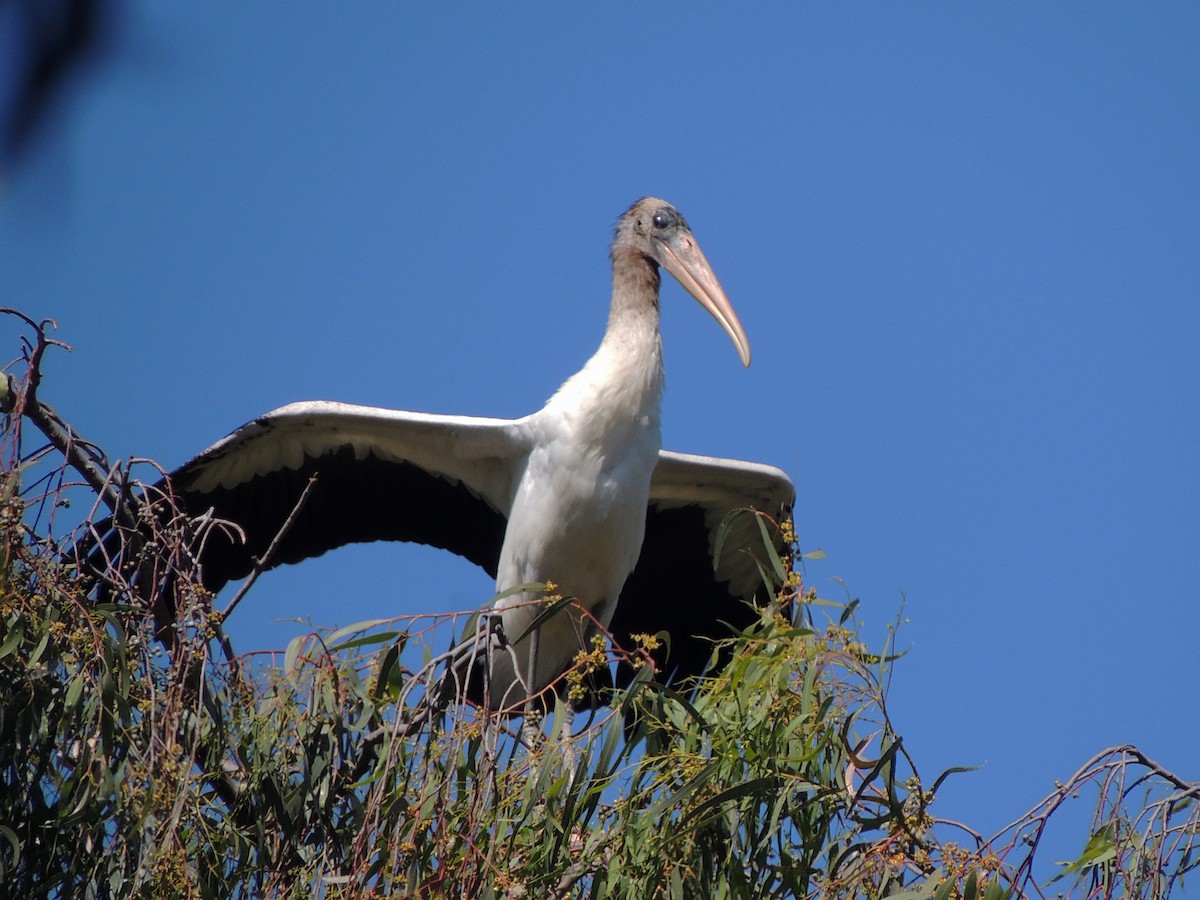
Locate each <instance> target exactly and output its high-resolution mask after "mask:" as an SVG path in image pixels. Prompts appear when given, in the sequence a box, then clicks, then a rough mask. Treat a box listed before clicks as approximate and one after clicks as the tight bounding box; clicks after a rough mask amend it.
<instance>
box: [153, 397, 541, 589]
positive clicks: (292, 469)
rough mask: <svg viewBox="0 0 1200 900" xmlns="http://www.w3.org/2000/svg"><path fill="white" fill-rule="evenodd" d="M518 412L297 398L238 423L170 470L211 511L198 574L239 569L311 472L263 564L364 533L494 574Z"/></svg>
mask: <svg viewBox="0 0 1200 900" xmlns="http://www.w3.org/2000/svg"><path fill="white" fill-rule="evenodd" d="M521 423H522V420H515V421H510V420H507V419H482V418H472V417H467V416H437V415H428V414H423V413H412V412H405V411H402V410H390V409H376V408H373V407H366V406H353V405H350V404H344V403H331V402H324V401H313V402H305V403H293V404H290V405H288V406H284V407H282V408H280V409H277V410H275V411H274V412H270V413H267V414H266V415H265V416H262V417H260V418H258V419H255V420H254V421H252V422H249V423H247V424H246V425H243V426H242V427H241V428H239V429H237V430H236V431H235V432H233V433H232V434H230V435H229V436H228V437H226V438H224V439H223V440H221V441H219V442H218V443H216V444H214V445H213V446H212V447H210V448H209V449H208V450H205V451H204V452H203V453H201V454H200V455H199V456H197V457H196V458H195V459H193V460H192V461H191V462H189V463H187V464H186V465H184V466H182V467H180V468H179V469H178V470H176V471H175V472H173V473H172V474H171V476H170V479H169V484H170V487H171V490H172V491H173V492H174V494H175V496H176V498H177V500H178V502H179V503H180V504H181V505H182V507H183V509H184V510H185V511H186V512H187V513H188V514H189V515H192V516H199V515H203V514H204V513H205V512H206V511H208V510H212V513H213V515H214V516H215V517H217V518H219V519H223V520H227V521H230V522H233V523H235V524H236V525H237V526H238V527H239V528H240V529H241V530H242V531H243V532H244V538H245V539H244V540H241V539H240V538H239V537H236V536H233V535H231V534H229V533H228V532H223V531H222V530H220V529H213V530H212V531H210V532H209V534H208V535H207V537H206V539H205V545H204V550H203V554H202V557H201V572H202V576H203V580H204V584H205V586H206V587H208V588H210V589H212V590H217V589H219V588H220V587H221V586H222V585H224V584H225V583H226V582H228V581H230V580H231V579H235V578H241V577H243V576H245V575H247V574H248V573H249V572H250V571H251V569H252V568H253V566H254V564H255V560H256V559H259V558H261V557H262V555H263V554H264V553H266V552H267V549H268V548H269V547H270V546H271V543H272V541H273V540H274V539H275V537H276V535H278V534H279V532H280V530H281V528H282V527H283V525H284V523H285V521H286V520H287V519H288V517H289V515H290V514H291V513H292V511H293V510H294V509H296V506H297V504H298V503H299V502H300V498H301V496H302V495H303V493H304V490H305V488H306V487H307V486H308V485H309V483H310V480H312V487H311V489H310V490H309V494H308V496H307V497H306V498H305V500H304V502H303V505H302V507H301V509H300V510H299V512H298V514H297V515H296V516H295V518H294V520H293V523H292V525H291V527H290V528H289V529H288V531H287V532H286V534H285V535H284V536H283V538H282V539H281V540H280V541H279V543H278V544H277V546H276V548H275V550H274V551H273V553H272V555H271V558H270V559H269V560H268V561H267V566H266V567H267V568H272V567H274V566H276V565H280V564H283V563H296V562H300V561H301V560H304V559H308V558H309V557H313V556H319V555H321V554H322V553H325V552H326V551H328V550H332V549H334V548H335V547H340V546H343V545H345V544H350V543H358V542H366V541H381V540H387V541H414V542H417V543H422V544H429V545H431V546H434V547H440V548H443V549H446V550H450V551H451V552H453V553H456V554H458V555H460V556H464V557H466V558H467V559H469V560H471V561H472V562H474V563H476V564H477V565H479V566H481V567H482V568H484V569H485V570H487V571H488V572H490V573H491V574H493V575H494V574H495V572H496V562H497V560H498V558H499V555H500V546H501V544H502V543H503V541H504V528H505V523H506V521H507V517H508V512H509V506H510V503H511V498H512V493H513V485H514V482H515V479H516V478H518V477H519V474H520V472H519V469H520V466H521V463H522V461H523V460H524V458H525V454H526V443H525V438H524V431H523V429H522V424H521Z"/></svg>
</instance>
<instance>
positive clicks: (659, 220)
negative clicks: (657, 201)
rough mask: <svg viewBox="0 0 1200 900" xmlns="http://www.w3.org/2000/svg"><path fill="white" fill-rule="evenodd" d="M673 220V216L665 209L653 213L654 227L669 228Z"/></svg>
mask: <svg viewBox="0 0 1200 900" xmlns="http://www.w3.org/2000/svg"><path fill="white" fill-rule="evenodd" d="M674 222H675V217H674V216H672V215H671V214H670V213H669V212H667V211H666V210H660V211H659V212H656V213H655V214H654V227H655V228H669V227H670V226H671V225H673V224H674Z"/></svg>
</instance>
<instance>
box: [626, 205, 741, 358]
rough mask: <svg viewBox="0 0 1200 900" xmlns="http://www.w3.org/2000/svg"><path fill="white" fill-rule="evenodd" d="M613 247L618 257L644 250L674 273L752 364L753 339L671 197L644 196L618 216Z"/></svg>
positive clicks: (656, 262) (648, 258) (642, 253)
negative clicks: (673, 204) (744, 328)
mask: <svg viewBox="0 0 1200 900" xmlns="http://www.w3.org/2000/svg"><path fill="white" fill-rule="evenodd" d="M612 252H613V259H614V260H616V258H617V255H618V254H619V253H622V252H635V253H638V254H640V255H642V256H644V257H645V258H646V259H647V260H649V261H650V262H651V263H652V264H654V265H655V266H662V268H664V269H666V270H667V271H668V272H670V273H671V274H672V275H673V276H674V277H675V280H676V281H678V282H679V283H680V284H681V285H683V287H684V289H686V290H687V292H688V293H689V294H691V295H692V296H693V297H695V298H696V300H697V301H699V303H700V305H701V306H703V307H704V308H705V309H707V310H708V311H709V312H710V313H712V315H713V318H715V319H716V320H717V321H718V322H720V323H721V327H722V328H724V329H725V333H726V334H728V335H729V338H730V340H732V341H733V345H734V347H736V348H737V352H738V356H740V357H741V359H742V364H743V365H746V366H748V365H750V340H749V338H747V337H746V332H745V330H743V328H742V323H741V322H739V321H738V317H737V313H735V312H734V311H733V305H732V304H731V303H730V302H729V298H728V297H726V296H725V290H724V288H722V287H721V282H719V281H718V280H717V276H716V274H715V273H714V272H713V270H712V266H711V265H709V262H708V260H707V259H706V258H705V256H704V253H703V252H702V251H701V250H700V245H699V244H698V243H697V242H696V237H695V235H693V234H692V229H691V228H690V227H688V223H687V220H686V219H684V217H683V216H682V215H681V214H680V212H679V210H677V209H676V208H675V207H674V206H672V205H671V204H670V203H668V202H667V201H666V200H660V199H658V198H657V197H643V198H642V199H641V200H639V201H638V202H637V203H635V204H633V206H631V207H629V209H628V210H626V211H625V214H624V215H623V216H621V218H620V219H619V220H618V221H617V228H616V234H615V235H614V238H613V247H612Z"/></svg>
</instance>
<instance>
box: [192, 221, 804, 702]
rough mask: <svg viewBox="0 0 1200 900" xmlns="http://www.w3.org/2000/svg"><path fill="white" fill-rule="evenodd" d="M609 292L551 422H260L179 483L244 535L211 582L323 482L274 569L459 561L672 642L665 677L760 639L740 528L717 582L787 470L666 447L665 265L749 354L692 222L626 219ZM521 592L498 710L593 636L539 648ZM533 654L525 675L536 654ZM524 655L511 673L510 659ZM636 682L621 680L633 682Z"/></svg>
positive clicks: (283, 411) (553, 633) (583, 630)
mask: <svg viewBox="0 0 1200 900" xmlns="http://www.w3.org/2000/svg"><path fill="white" fill-rule="evenodd" d="M611 256H612V270H613V289H612V306H611V311H610V313H609V319H608V327H607V331H606V332H605V335H604V339H603V341H602V342H601V344H600V348H599V350H597V351H596V353H595V355H594V356H592V358H591V359H590V360H589V361H588V362H587V364H586V365H585V366H584V367H583V369H582V370H580V371H579V372H578V373H577V374H575V375H574V376H572V377H571V378H570V379H569V380H568V381H567V382H566V383H565V384H563V386H562V387H561V388H559V389H558V391H557V392H556V393H555V394H554V396H553V397H551V398H550V400H549V401H548V402H547V403H546V405H545V406H544V407H543V408H542V409H541V410H539V411H538V412H535V413H533V414H532V415H528V416H525V417H524V418H521V419H515V420H507V419H485V418H472V417H466V416H448V415H430V414H425V413H415V412H405V411H400V410H390V409H376V408H371V407H364V406H352V405H348V404H344V403H333V402H326V401H315V402H304V403H293V404H290V405H288V406H284V407H282V408H280V409H277V410H275V411H274V412H270V413H267V414H266V415H264V416H262V417H260V418H258V419H255V420H254V421H252V422H250V423H248V424H246V425H244V426H242V427H241V428H239V429H238V430H236V431H234V432H233V433H232V434H230V435H229V436H228V437H226V438H225V439H223V440H221V441H219V442H218V443H216V444H215V445H213V446H212V447H210V448H209V449H208V450H205V451H204V452H203V453H201V454H200V455H199V456H197V457H196V458H195V459H193V460H192V461H191V462H188V463H187V464H186V465H184V466H182V467H181V468H180V469H178V470H177V471H176V472H174V473H173V474H172V475H171V476H170V479H169V484H170V486H171V488H172V490H173V492H174V493H175V495H176V498H177V500H178V502H179V503H180V504H181V505H182V507H183V508H184V509H185V510H186V511H187V512H188V513H189V514H192V515H199V514H202V513H204V512H206V511H209V510H211V511H212V513H213V514H215V516H216V517H218V518H220V519H224V520H228V521H232V522H234V523H236V524H237V525H239V526H240V527H241V529H242V530H243V531H244V540H242V539H239V538H236V537H232V536H229V535H228V534H226V533H222V532H220V531H217V530H214V531H212V532H210V533H209V534H208V535H207V537H206V538H205V542H204V544H203V548H202V555H201V558H200V559H201V572H202V578H203V580H204V583H205V585H206V586H207V587H208V588H210V589H213V590H217V589H219V588H220V587H221V586H222V585H224V584H225V583H226V582H228V581H229V580H231V579H235V578H240V577H243V576H245V575H247V574H248V573H249V572H250V571H251V569H252V567H253V566H254V565H256V561H257V560H260V559H261V557H262V556H263V554H264V553H265V552H266V551H267V549H268V547H269V546H270V545H271V543H272V539H273V538H275V536H276V534H277V533H278V532H279V530H280V527H281V525H282V524H283V523H284V521H285V519H287V517H288V516H289V513H291V512H292V511H293V509H294V508H295V507H296V503H297V500H298V498H299V497H300V495H301V493H302V491H303V490H304V489H305V487H306V485H308V483H309V479H310V477H311V476H313V475H316V481H315V482H314V483H313V486H312V487H311V489H310V493H309V495H308V497H307V499H306V501H305V503H304V504H303V506H302V507H301V508H300V511H299V513H298V515H297V516H296V517H295V519H294V521H293V524H292V527H291V528H290V530H288V531H287V532H286V534H285V535H284V537H283V538H282V540H280V541H278V543H277V546H276V547H275V549H274V552H273V554H272V555H271V557H270V558H269V559H267V560H266V561H265V567H266V568H270V567H273V566H275V565H279V564H282V563H295V562H299V561H301V560H303V559H307V558H309V557H312V556H318V555H320V554H322V553H324V552H326V551H327V550H330V549H332V548H334V547H338V546H341V545H344V544H348V543H352V542H358V541H377V540H395V541H416V542H420V543H423V544H430V545H433V546H435V547H441V548H444V549H447V550H450V551H452V552H453V553H456V554H459V555H461V556H464V557H466V558H467V559H469V560H471V561H472V562H474V563H476V564H477V565H479V566H481V567H483V568H484V569H486V570H487V571H488V572H489V573H491V574H493V575H495V577H496V588H497V591H498V592H503V591H505V590H508V589H511V588H513V587H514V586H518V585H524V584H528V583H532V582H546V581H552V582H554V583H555V584H556V585H558V591H559V592H560V593H561V594H563V595H565V596H571V597H574V598H577V599H578V601H579V603H580V604H581V605H582V606H583V607H585V608H586V609H587V610H588V611H590V615H591V616H593V617H594V619H595V620H596V621H598V622H599V623H601V624H602V625H605V626H611V627H612V628H613V630H614V634H615V635H616V636H617V637H618V639H621V640H626V641H627V640H628V636H629V635H630V634H636V633H641V632H645V633H650V634H653V633H656V632H659V631H664V630H665V631H667V632H668V633H669V634H670V635H671V636H672V646H671V649H670V655H669V657H668V658H665V659H664V660H663V664H664V666H665V671H664V673H663V674H664V676H665V677H669V676H671V675H678V674H692V673H698V672H700V671H701V670H703V668H704V666H705V664H706V662H707V661H708V659H709V656H710V653H711V649H712V647H711V643H710V642H709V641H707V640H705V638H707V637H710V636H715V635H720V634H723V633H727V628H728V626H727V625H725V624H724V623H730V624H732V625H735V626H737V625H745V624H748V621H749V618H748V617H752V616H753V615H754V613H753V611H752V610H751V609H750V608H749V607H748V606H746V605H745V602H744V601H745V600H748V599H752V598H753V597H754V594H755V589H756V588H760V589H761V587H762V586H761V580H760V575H759V570H758V567H757V565H756V563H755V560H754V559H753V558H751V556H750V551H749V550H748V549H747V548H753V547H755V546H757V548H758V550H759V556H761V555H762V551H763V542H762V539H761V533H760V530H759V527H758V525H757V523H756V522H755V521H754V520H753V518H752V517H745V518H744V520H742V521H741V522H740V524H735V525H734V527H733V528H732V530H731V531H730V532H729V538H728V540H727V541H726V542H725V549H724V550H723V552H722V554H721V557H720V560H719V564H718V565H717V567H716V569H715V571H714V566H713V556H712V555H713V549H714V541H715V539H716V537H715V536H716V533H717V530H718V527H719V526H720V524H721V522H722V520H723V519H724V518H725V516H726V515H727V514H728V513H729V512H730V511H732V510H736V509H739V508H743V507H753V508H755V509H757V510H761V511H763V512H764V513H767V514H768V515H770V516H772V517H780V516H782V515H786V514H788V512H789V511H790V507H791V504H792V499H793V488H792V484H791V482H790V481H789V480H788V478H787V476H786V475H785V474H784V473H783V472H781V471H780V470H778V469H775V468H772V467H769V466H764V465H756V464H753V463H745V462H737V461H733V460H721V459H709V458H705V457H701V456H690V455H685V454H680V453H670V452H666V451H663V450H661V436H660V428H659V408H660V400H661V396H662V391H663V369H662V347H661V341H660V336H659V327H658V326H659V307H658V303H659V284H660V276H659V267H660V266H661V267H663V268H665V269H666V270H667V271H668V272H670V273H671V274H672V275H673V276H675V278H676V279H678V281H679V282H680V283H681V284H682V285H683V286H684V288H686V289H687V290H688V292H689V293H691V294H692V296H694V297H695V298H696V299H697V300H698V301H699V302H700V304H701V305H702V306H703V307H704V308H705V309H707V310H708V311H709V312H710V313H712V315H713V316H714V317H715V318H716V319H717V321H718V322H720V324H721V327H722V328H724V329H725V331H726V332H727V333H728V334H729V336H730V338H731V339H732V340H733V343H734V345H735V347H736V348H737V352H738V354H739V355H740V357H741V359H742V362H743V364H745V365H747V366H748V365H749V364H750V346H749V342H748V341H747V338H746V334H745V332H744V331H743V330H742V326H741V323H740V322H739V321H738V318H737V316H736V314H735V313H734V311H733V307H732V306H731V305H730V303H729V300H728V298H727V297H726V296H725V292H724V290H723V289H722V288H721V285H720V283H719V282H718V281H717V278H716V276H715V275H714V274H713V271H712V268H711V266H710V265H709V263H708V261H707V259H706V258H705V256H704V254H703V253H702V252H701V250H700V246H699V245H698V244H697V242H696V239H695V237H694V236H693V235H692V232H691V229H690V228H689V227H688V225H687V223H686V222H685V221H684V218H683V216H681V215H680V214H679V212H678V211H677V210H676V209H675V208H674V207H673V206H671V205H670V204H669V203H667V202H665V201H663V200H659V199H656V198H645V199H642V200H639V201H638V202H637V203H635V204H634V205H633V206H632V207H630V208H629V210H628V211H627V212H625V213H624V215H622V216H621V218H620V220H619V221H618V223H617V226H616V231H615V237H614V240H613V243H612V249H611ZM536 599H537V597H531V596H529V595H527V594H523V593H515V594H511V595H509V596H507V597H505V598H504V599H502V600H500V601H498V602H497V608H496V611H497V612H499V614H500V617H501V621H502V628H503V631H504V633H505V634H506V635H507V636H508V637H509V639H510V640H516V639H517V638H518V637H521V636H524V637H521V639H520V640H519V641H517V642H516V644H515V645H514V649H515V651H516V652H515V653H513V654H498V655H495V656H493V657H491V659H492V663H491V666H492V668H491V672H490V696H491V698H493V699H492V705H493V706H496V707H500V706H503V707H509V706H516V705H518V704H520V703H522V702H523V701H524V700H525V699H526V692H525V690H524V688H523V687H522V685H521V680H522V678H523V677H524V676H525V674H526V672H525V671H521V669H524V668H525V667H527V666H528V667H529V670H528V671H529V673H530V675H531V676H532V678H533V682H532V683H531V684H529V682H528V681H527V682H526V683H527V684H529V686H530V689H531V691H533V692H536V691H538V690H540V689H542V688H544V687H545V685H547V684H548V683H549V682H551V681H552V680H554V679H555V678H557V677H558V676H559V675H561V673H562V672H563V671H564V670H565V669H566V668H567V667H568V666H569V665H570V663H571V661H572V659H573V657H574V655H575V654H576V652H578V651H579V650H580V649H581V648H585V647H586V646H587V643H588V639H589V637H590V635H591V634H592V633H593V632H594V630H595V625H594V622H593V621H592V619H591V618H590V617H589V616H588V615H586V614H584V613H583V612H581V611H580V610H579V609H578V608H563V609H561V610H559V611H558V612H556V613H555V614H554V615H553V616H551V617H549V618H547V619H545V620H544V621H542V622H541V624H540V625H539V626H538V629H537V640H536V641H531V640H530V638H531V635H530V634H527V631H528V630H529V628H530V625H531V623H533V622H534V620H535V618H536V617H537V615H538V606H537V605H536V604H531V602H530V601H531V600H536ZM531 643H532V644H534V645H535V646H536V651H535V653H536V655H535V657H534V658H533V659H532V665H530V663H531V659H530V645H531ZM514 658H515V660H516V661H518V662H516V663H515V662H514ZM626 676H628V673H626Z"/></svg>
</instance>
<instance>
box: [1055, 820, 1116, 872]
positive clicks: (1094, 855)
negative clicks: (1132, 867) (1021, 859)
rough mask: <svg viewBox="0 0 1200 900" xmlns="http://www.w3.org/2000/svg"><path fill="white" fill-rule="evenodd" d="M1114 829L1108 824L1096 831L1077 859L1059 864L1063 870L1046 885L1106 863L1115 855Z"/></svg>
mask: <svg viewBox="0 0 1200 900" xmlns="http://www.w3.org/2000/svg"><path fill="white" fill-rule="evenodd" d="M1115 830H1116V829H1115V828H1114V827H1113V826H1112V825H1111V824H1109V825H1105V826H1104V828H1102V829H1100V830H1099V831H1097V832H1096V833H1095V834H1093V835H1092V836H1091V838H1089V840H1088V842H1087V845H1086V846H1085V847H1084V848H1083V853H1082V854H1080V856H1079V859H1077V860H1075V861H1074V862H1070V863H1067V862H1060V863H1059V865H1060V866H1063V870H1062V871H1061V872H1059V873H1058V874H1057V875H1055V876H1054V877H1053V878H1051V879H1050V881H1049V882H1047V883H1048V884H1053V883H1054V882H1056V881H1058V880H1059V879H1060V878H1065V877H1066V876H1067V875H1073V874H1075V873H1076V872H1082V871H1083V870H1084V869H1088V868H1091V867H1092V866H1098V865H1100V863H1103V862H1107V861H1108V860H1110V859H1112V858H1113V857H1115V856H1116V855H1117V842H1116V835H1115V833H1114V832H1115Z"/></svg>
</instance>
